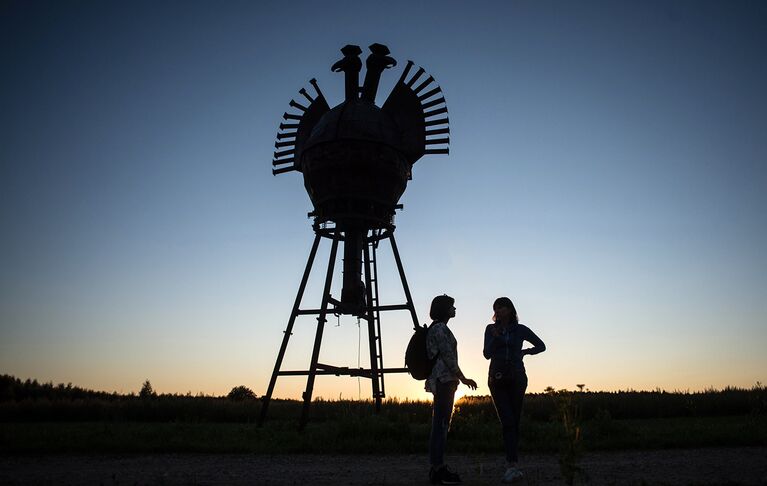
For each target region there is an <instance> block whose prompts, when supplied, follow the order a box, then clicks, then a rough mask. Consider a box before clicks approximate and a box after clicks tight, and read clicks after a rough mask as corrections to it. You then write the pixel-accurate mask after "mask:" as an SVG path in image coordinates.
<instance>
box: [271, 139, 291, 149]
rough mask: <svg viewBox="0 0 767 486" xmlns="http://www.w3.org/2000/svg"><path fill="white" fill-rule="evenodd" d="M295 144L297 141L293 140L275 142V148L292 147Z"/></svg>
mask: <svg viewBox="0 0 767 486" xmlns="http://www.w3.org/2000/svg"><path fill="white" fill-rule="evenodd" d="M295 144H296V141H295V140H291V141H289V142H274V148H283V147H292V146H294V145H295Z"/></svg>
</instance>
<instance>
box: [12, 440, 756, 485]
mask: <svg viewBox="0 0 767 486" xmlns="http://www.w3.org/2000/svg"><path fill="white" fill-rule="evenodd" d="M426 461H427V459H426V457H425V456H415V455H385V456H371V455H353V456H350V455H293V456H291V455H274V456H270V455H246V454H228V455H219V454H157V455H146V454H141V455H106V454H105V455H97V454H87V455H61V454H52V455H41V456H30V455H7V456H2V457H0V484H24V485H27V484H103V485H144V484H163V485H166V484H200V485H245V484H247V485H256V484H258V485H260V484H268V485H272V484H274V485H277V484H376V485H377V484H424V485H425V484H428V480H427V466H426V465H425V464H426ZM523 461H524V462H523V463H522V466H523V470H524V471H525V473H526V477H525V479H524V480H523V481H522V482H520V483H518V484H521V485H553V484H558V485H560V484H564V482H563V481H562V478H561V476H560V473H559V466H558V463H557V456H556V455H549V454H534V455H527V456H525V457H524V458H523ZM448 463H449V464H451V465H452V466H453V469H455V470H457V471H458V472H459V473H461V475H462V477H463V479H464V484H467V485H472V484H500V481H499V478H500V475H501V474H502V472H503V460H502V458H499V457H492V456H487V455H454V456H448ZM580 465H581V466H582V468H583V469H584V470H585V471H586V472H587V473H588V475H589V478H590V481H589V482H588V483H587V484H590V485H677V484H679V485H696V486H699V485H714V484H716V485H720V484H727V485H735V484H748V485H760V486H767V447H737V448H730V447H728V448H707V449H678V450H660V451H628V452H626V451H621V452H600V453H591V454H587V455H585V456H584V457H583V458H582V460H581V462H580ZM578 484H585V483H578Z"/></svg>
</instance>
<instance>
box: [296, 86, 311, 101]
mask: <svg viewBox="0 0 767 486" xmlns="http://www.w3.org/2000/svg"><path fill="white" fill-rule="evenodd" d="M298 92H299V93H301V94H302V95H304V98H306V99H307V100H309V103H314V98H312V97H311V96H309V93H307V92H306V90H305V89H304V88H301V89H299V90H298Z"/></svg>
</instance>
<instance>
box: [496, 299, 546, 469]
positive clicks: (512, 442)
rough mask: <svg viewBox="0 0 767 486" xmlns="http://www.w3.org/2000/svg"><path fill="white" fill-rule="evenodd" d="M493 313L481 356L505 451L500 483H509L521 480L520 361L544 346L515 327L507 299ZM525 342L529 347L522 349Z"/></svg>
mask: <svg viewBox="0 0 767 486" xmlns="http://www.w3.org/2000/svg"><path fill="white" fill-rule="evenodd" d="M493 313H494V314H493V321H494V322H493V323H492V324H488V326H487V327H486V328H485V346H484V349H483V350H482V354H483V355H484V356H485V359H489V360H490V368H489V372H488V383H487V384H488V386H489V387H490V395H491V396H492V397H493V404H494V405H495V410H496V412H497V413H498V419H499V420H500V422H501V426H502V429H503V444H504V447H505V449H506V472H505V473H504V475H503V477H502V478H501V482H504V483H512V482H515V481H518V480H521V479H522V477H523V476H524V474H523V473H522V471H521V470H520V469H519V467H517V460H518V457H517V443H518V442H519V418H520V416H521V414H522V400H523V399H524V398H525V389H526V388H527V374H526V373H525V365H524V363H523V362H522V358H524V357H525V356H527V355H533V354H538V353H542V352H544V351H546V345H545V344H543V341H542V340H541V338H539V337H538V336H536V335H535V333H534V332H533V331H531V330H530V328H528V327H527V326H524V325H522V324H520V323H519V317H518V316H517V309H516V308H515V307H514V303H512V302H511V299H509V298H508V297H500V298H498V299H496V300H495V302H494V303H493ZM525 341H527V342H529V343H530V344H532V345H533V347H531V348H526V349H522V344H523V343H524V342H525Z"/></svg>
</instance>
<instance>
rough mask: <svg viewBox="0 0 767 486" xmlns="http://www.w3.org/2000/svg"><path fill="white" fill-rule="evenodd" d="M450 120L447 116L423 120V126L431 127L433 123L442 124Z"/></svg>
mask: <svg viewBox="0 0 767 486" xmlns="http://www.w3.org/2000/svg"><path fill="white" fill-rule="evenodd" d="M448 122H450V120H449V119H448V117H445V118H440V119H439V120H429V121H427V122H424V126H427V127H433V126H434V125H444V124H445V123H448Z"/></svg>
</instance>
